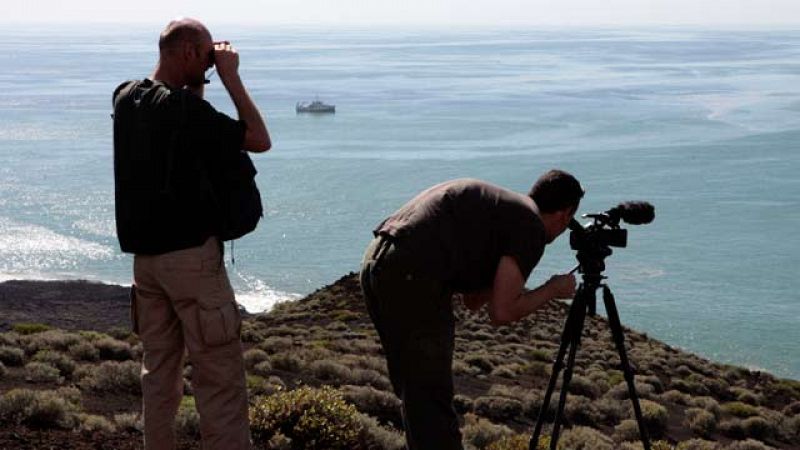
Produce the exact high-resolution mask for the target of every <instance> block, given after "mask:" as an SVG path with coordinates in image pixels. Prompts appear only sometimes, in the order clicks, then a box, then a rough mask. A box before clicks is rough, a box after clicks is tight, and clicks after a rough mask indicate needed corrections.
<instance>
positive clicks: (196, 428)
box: [175, 396, 200, 438]
mask: <svg viewBox="0 0 800 450" xmlns="http://www.w3.org/2000/svg"><path fill="white" fill-rule="evenodd" d="M175 427H176V428H177V430H178V432H179V433H181V434H183V435H184V436H189V437H192V438H198V437H200V416H199V415H198V414H197V408H196V407H195V402H194V397H191V396H185V397H183V399H181V404H180V406H179V407H178V413H177V414H176V415H175Z"/></svg>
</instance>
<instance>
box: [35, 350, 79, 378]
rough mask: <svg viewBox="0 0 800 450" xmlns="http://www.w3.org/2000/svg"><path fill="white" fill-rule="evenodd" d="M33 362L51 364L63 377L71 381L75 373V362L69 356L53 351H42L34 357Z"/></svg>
mask: <svg viewBox="0 0 800 450" xmlns="http://www.w3.org/2000/svg"><path fill="white" fill-rule="evenodd" d="M32 359H33V361H36V362H43V363H47V364H50V365H51V366H53V367H55V368H56V369H58V371H59V372H60V373H61V375H62V376H64V377H65V378H67V379H69V378H71V377H72V372H74V371H75V362H74V361H73V360H72V359H70V357H69V356H67V355H65V354H63V353H60V352H56V351H53V350H42V351H40V352H38V353H36V354H35V355H34V356H33V358H32Z"/></svg>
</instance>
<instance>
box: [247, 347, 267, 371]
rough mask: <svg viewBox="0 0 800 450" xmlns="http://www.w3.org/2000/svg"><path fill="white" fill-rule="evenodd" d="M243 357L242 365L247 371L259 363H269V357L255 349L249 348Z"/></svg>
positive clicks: (262, 351)
mask: <svg viewBox="0 0 800 450" xmlns="http://www.w3.org/2000/svg"><path fill="white" fill-rule="evenodd" d="M243 357H244V365H245V367H247V368H248V369H252V368H253V367H255V365H256V364H258V363H260V362H264V361H269V355H268V354H267V352H265V351H264V350H261V349H257V348H251V349H250V350H248V351H246V352H244V355H243Z"/></svg>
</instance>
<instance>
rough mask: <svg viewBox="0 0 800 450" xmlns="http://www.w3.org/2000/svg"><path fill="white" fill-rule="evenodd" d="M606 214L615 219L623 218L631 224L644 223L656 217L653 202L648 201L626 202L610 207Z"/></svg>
mask: <svg viewBox="0 0 800 450" xmlns="http://www.w3.org/2000/svg"><path fill="white" fill-rule="evenodd" d="M606 214H608V216H609V217H610V218H612V219H613V220H614V221H617V222H618V221H619V219H622V220H623V221H624V222H625V223H629V224H631V225H643V224H646V223H650V222H652V221H653V219H655V217H656V211H655V208H654V207H653V205H652V204H650V203H648V202H624V203H620V204H619V205H617V206H616V207H614V208H611V209H609V210H608V211H607V212H606Z"/></svg>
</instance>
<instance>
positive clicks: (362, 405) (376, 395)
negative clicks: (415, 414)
mask: <svg viewBox="0 0 800 450" xmlns="http://www.w3.org/2000/svg"><path fill="white" fill-rule="evenodd" d="M341 389H342V395H343V396H344V399H345V400H346V401H348V402H349V403H352V404H353V405H355V406H356V408H358V410H359V411H361V412H362V413H365V414H369V415H370V416H373V417H377V418H379V419H382V420H389V421H391V422H393V423H395V424H396V425H398V426H399V425H400V424H401V422H402V420H401V417H400V399H398V398H397V397H396V396H395V395H394V394H391V393H389V392H386V391H380V390H378V389H375V388H373V387H370V386H353V385H345V386H342V388H341Z"/></svg>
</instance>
